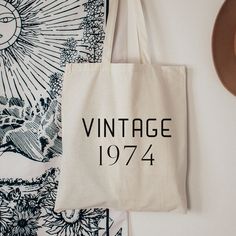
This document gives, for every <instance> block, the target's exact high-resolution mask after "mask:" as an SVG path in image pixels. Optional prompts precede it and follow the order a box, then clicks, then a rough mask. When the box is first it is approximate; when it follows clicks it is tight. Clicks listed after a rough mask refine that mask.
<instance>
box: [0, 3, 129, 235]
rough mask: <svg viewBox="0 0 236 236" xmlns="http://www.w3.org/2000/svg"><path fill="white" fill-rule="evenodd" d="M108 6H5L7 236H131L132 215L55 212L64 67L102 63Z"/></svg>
mask: <svg viewBox="0 0 236 236" xmlns="http://www.w3.org/2000/svg"><path fill="white" fill-rule="evenodd" d="M104 1H105V0H0V236H7V235H8V236H18V235H19V236H34V235H39V236H40V235H42V236H44V235H67V236H74V235H81V236H102V235H103V236H106V235H110V236H127V235H128V232H127V214H126V213H125V212H116V211H112V210H108V209H83V210H79V209H78V210H71V211H66V212H62V213H56V212H54V210H53V209H54V203H55V198H56V194H57V185H58V177H59V175H60V159H61V157H62V137H61V90H62V79H63V72H64V67H65V65H66V63H72V62H74V63H83V62H90V63H97V62H100V61H101V56H102V49H103V40H104V21H105V16H106V14H105V12H106V10H105V9H106V4H107V3H106V2H104ZM74 102H75V103H76V101H74Z"/></svg>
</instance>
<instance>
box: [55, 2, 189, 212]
mask: <svg viewBox="0 0 236 236" xmlns="http://www.w3.org/2000/svg"><path fill="white" fill-rule="evenodd" d="M129 2H130V3H131V4H132V10H133V12H134V13H135V14H134V17H135V22H136V24H135V27H136V28H135V33H134V34H132V35H131V36H130V37H132V38H133V40H134V41H137V42H138V46H139V47H138V49H139V55H140V63H112V62H111V55H112V48H113V41H114V40H113V39H114V32H115V26H116V18H117V12H118V9H119V1H118V0H112V1H110V10H109V17H108V23H107V28H106V39H105V44H104V54H103V60H102V62H101V63H98V64H83V65H81V64H78V63H70V64H68V65H67V67H66V73H65V77H64V83H63V95H62V136H63V158H62V165H61V175H60V180H59V187H58V195H57V199H56V205H55V210H56V211H58V212H59V211H61V210H65V209H74V208H88V207H89V208H90V207H105V208H113V209H116V210H131V211H172V210H176V211H181V212H185V211H186V205H187V204H186V190H185V185H186V168H187V103H186V68H185V67H184V66H169V65H165V66H164V65H158V64H157V65H156V64H152V63H151V59H150V56H149V49H148V39H147V31H146V27H145V21H144V15H143V10H142V5H141V2H140V0H130V1H129ZM72 104H73V105H72Z"/></svg>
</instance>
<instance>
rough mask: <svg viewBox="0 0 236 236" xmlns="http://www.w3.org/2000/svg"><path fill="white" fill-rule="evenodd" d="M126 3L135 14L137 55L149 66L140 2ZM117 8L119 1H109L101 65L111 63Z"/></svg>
mask: <svg viewBox="0 0 236 236" xmlns="http://www.w3.org/2000/svg"><path fill="white" fill-rule="evenodd" d="M127 1H131V3H132V4H133V9H134V12H135V14H134V15H135V22H136V27H137V28H136V30H137V36H138V44H139V55H140V59H141V63H143V64H150V63H151V58H150V55H149V50H148V40H147V29H146V25H145V20H144V14H143V8H142V4H141V0H127ZM118 6H119V0H109V13H108V20H107V26H106V30H105V31H106V36H105V41H104V50H103V57H102V63H108V64H109V63H111V57H112V48H113V42H114V34H115V26H116V19H117V14H118Z"/></svg>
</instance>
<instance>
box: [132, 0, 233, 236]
mask: <svg viewBox="0 0 236 236" xmlns="http://www.w3.org/2000/svg"><path fill="white" fill-rule="evenodd" d="M143 3H144V7H145V13H146V17H147V20H148V25H149V34H150V36H151V39H152V52H153V61H154V62H162V63H172V64H185V65H187V66H188V94H189V141H190V146H189V179H188V189H189V198H190V202H189V203H190V204H189V205H190V210H189V212H188V214H187V215H180V214H175V213H132V214H131V229H132V236H223V235H225V236H235V235H236V97H234V96H233V95H231V94H230V93H229V92H227V91H226V90H225V89H224V87H223V86H222V85H221V83H220V81H219V79H218V77H217V75H216V72H215V70H214V67H213V62H212V55H211V34H212V29H213V25H214V21H215V17H216V15H217V12H218V10H219V8H220V6H221V5H222V3H223V0H207V1H206V0H197V1H196V0H143Z"/></svg>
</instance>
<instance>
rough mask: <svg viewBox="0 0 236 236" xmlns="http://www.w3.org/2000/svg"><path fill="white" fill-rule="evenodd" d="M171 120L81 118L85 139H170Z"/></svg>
mask: <svg viewBox="0 0 236 236" xmlns="http://www.w3.org/2000/svg"><path fill="white" fill-rule="evenodd" d="M171 121H172V119H171V118H164V119H161V120H160V121H159V122H158V120H157V119H156V118H149V119H145V120H144V119H140V118H136V119H129V118H117V119H115V118H112V119H106V118H104V119H101V118H98V119H95V118H91V119H85V118H82V122H83V127H84V131H85V134H86V136H87V137H91V136H92V135H93V136H94V135H96V136H97V137H99V138H100V137H104V138H106V137H116V136H120V137H133V138H134V137H141V138H142V137H157V136H158V135H160V136H162V137H171V129H170V122H171Z"/></svg>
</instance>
